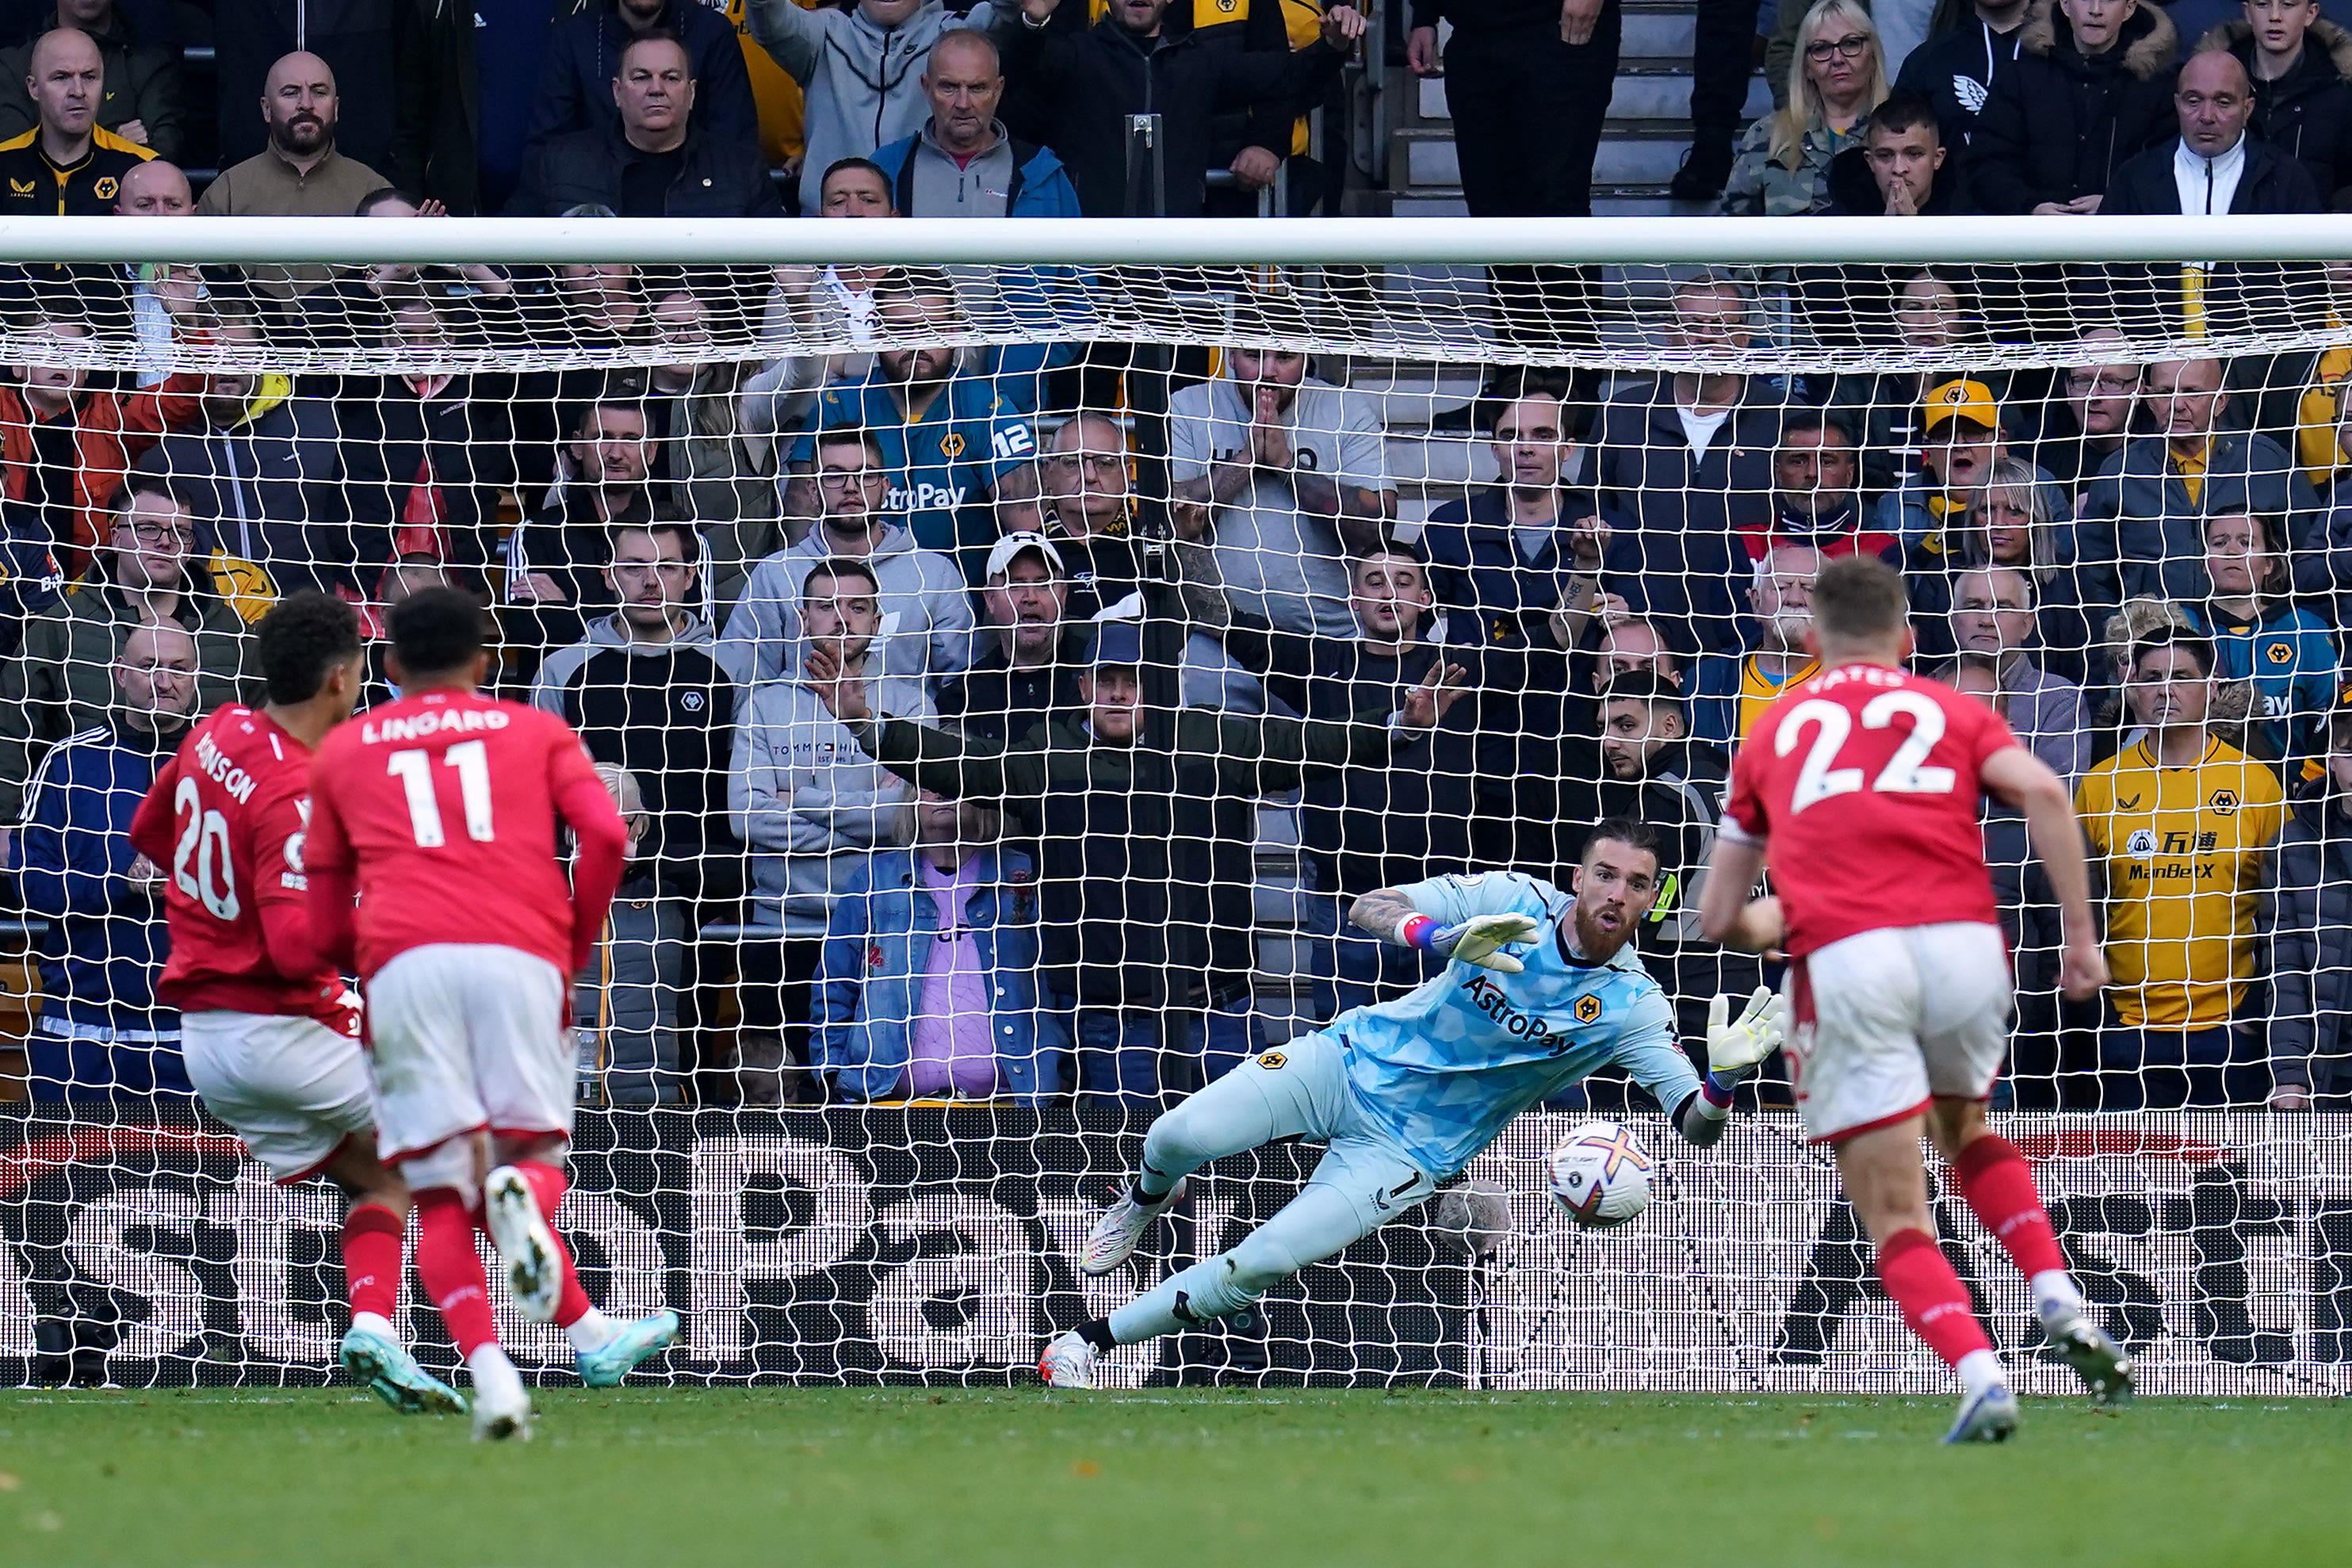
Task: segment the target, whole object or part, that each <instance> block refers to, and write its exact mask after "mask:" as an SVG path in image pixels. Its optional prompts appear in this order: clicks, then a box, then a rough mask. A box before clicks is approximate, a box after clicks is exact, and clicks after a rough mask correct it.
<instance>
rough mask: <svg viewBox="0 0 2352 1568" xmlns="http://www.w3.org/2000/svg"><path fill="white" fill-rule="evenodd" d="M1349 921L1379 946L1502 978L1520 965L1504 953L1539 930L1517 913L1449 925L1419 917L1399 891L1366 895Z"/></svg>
mask: <svg viewBox="0 0 2352 1568" xmlns="http://www.w3.org/2000/svg"><path fill="white" fill-rule="evenodd" d="M1348 919H1349V921H1352V922H1353V923H1354V924H1355V925H1356V926H1358V927H1359V928H1360V929H1361V930H1364V931H1370V933H1371V934H1372V935H1374V936H1376V937H1379V938H1380V939H1381V941H1383V942H1395V943H1396V944H1397V945H1398V946H1400V947H1418V948H1423V949H1426V950H1427V951H1429V952H1436V953H1442V954H1444V956H1445V957H1447V958H1455V959H1459V960H1461V961H1462V962H1463V963H1475V964H1477V965H1478V966H1480V967H1481V968H1484V969H1492V970H1495V971H1497V972H1498V973H1504V974H1517V973H1518V972H1519V970H1520V969H1521V967H1522V965H1521V964H1520V963H1519V961H1518V960H1517V958H1514V957H1513V956H1512V955H1511V954H1509V953H1507V952H1504V951H1503V949H1505V948H1507V947H1508V946H1510V945H1511V944H1512V943H1514V942H1532V941H1534V940H1535V934H1536V931H1538V929H1539V928H1538V923H1537V921H1536V920H1535V918H1534V917H1533V916H1531V915H1523V914H1516V913H1504V914H1487V915H1472V916H1470V917H1469V918H1468V919H1467V920H1463V921H1455V922H1454V923H1453V924H1452V925H1448V924H1446V923H1445V922H1444V921H1440V920H1438V919H1436V918H1435V917H1434V916H1432V915H1425V914H1423V913H1422V912H1421V910H1418V909H1416V908H1415V907H1414V906H1413V901H1412V898H1411V897H1410V896H1409V895H1407V894H1406V893H1405V892H1404V891H1403V889H1398V888H1375V889H1373V890H1372V891H1370V892H1369V893H1366V894H1365V895H1364V896H1363V897H1361V898H1360V899H1358V900H1356V901H1355V903H1354V905H1353V906H1351V907H1350V908H1349V910H1348Z"/></svg>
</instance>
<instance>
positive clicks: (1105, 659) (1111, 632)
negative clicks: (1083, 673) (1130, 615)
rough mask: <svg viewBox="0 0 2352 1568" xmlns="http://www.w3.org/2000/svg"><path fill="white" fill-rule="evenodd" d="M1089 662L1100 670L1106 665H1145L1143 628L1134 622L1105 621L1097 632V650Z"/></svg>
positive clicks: (1089, 658)
mask: <svg viewBox="0 0 2352 1568" xmlns="http://www.w3.org/2000/svg"><path fill="white" fill-rule="evenodd" d="M1087 663H1088V664H1091V665H1094V666H1096V667H1097V668H1100V667H1101V666H1103V665H1106V664H1129V665H1136V666H1141V664H1142V663H1143V628H1142V627H1141V626H1137V625H1136V624H1135V623H1134V622H1133V621H1104V622H1101V623H1100V624H1099V626H1097V630H1096V632H1095V650H1094V653H1093V654H1092V655H1091V656H1090V657H1088V658H1087Z"/></svg>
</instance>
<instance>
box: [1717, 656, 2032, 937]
mask: <svg viewBox="0 0 2352 1568" xmlns="http://www.w3.org/2000/svg"><path fill="white" fill-rule="evenodd" d="M2016 744H2017V737H2016V736H2014V735H2012V734H2011V733H2010V731H2009V725H2008V724H2007V723H2005V722H2004V721H2002V720H2001V717H2000V714H1998V713H1995V712H1994V711H1993V710H1991V709H1990V707H1988V706H1986V705H1985V704H1984V703H1982V702H1980V701H1978V700H1976V699H1974V698H1972V697H1965V696H1962V695H1961V694H1960V693H1958V692H1957V691H1954V690H1953V689H1951V688H1950V687H1948V686H1945V685H1942V684H1940V683H1939V682H1937V681H1933V680H1928V679H1923V678H1922V677H1919V676H1916V675H1910V674H1906V673H1905V672H1904V671H1902V670H1899V669H1889V668H1885V667H1884V666H1881V665H1874V664H1848V665H1841V666H1840V667H1838V668H1835V669H1832V670H1826V671H1824V672H1822V674H1820V675H1817V676H1815V677H1813V678H1812V679H1811V680H1808V681H1805V682H1803V683H1802V684H1801V685H1798V686H1793V687H1791V688H1790V689H1788V690H1787V691H1785V692H1783V693H1781V694H1780V698H1779V699H1778V700H1776V701H1774V702H1773V704H1772V706H1771V707H1770V708H1769V709H1767V710H1765V713H1764V716H1763V717H1762V718H1761V719H1759V720H1758V721H1756V727H1755V729H1753V730H1752V731H1749V732H1748V739H1747V740H1746V741H1745V742H1742V743H1741V745H1740V748H1739V754H1738V757H1737V758H1735V759H1734V760H1733V762H1732V764H1731V798H1730V799H1729V800H1728V801H1727V803H1726V804H1725V805H1724V811H1723V825H1722V828H1721V831H1722V832H1723V833H1725V834H1726V835H1727V836H1729V837H1732V838H1735V839H1741V840H1745V841H1747V842H1749V843H1757V844H1769V846H1770V848H1769V852H1768V859H1767V863H1768V865H1769V867H1770V869H1771V875H1772V890H1773V891H1774V892H1775V893H1777V894H1779V895H1780V904H1781V909H1782V912H1783V914H1784V915H1785V916H1786V917H1787V920H1788V926H1789V938H1788V945H1789V952H1790V953H1791V954H1794V955H1797V956H1802V955H1803V954H1805V953H1808V952H1812V951H1813V950H1814V949H1815V948H1819V947H1824V946H1827V945H1828V944H1829V943H1831V942H1836V941H1839V940H1840V939H1841V938H1844V937H1849V936H1853V935H1855V934H1856V933H1858V932H1861V931H1883V930H1885V929H1888V928H1890V927H1900V926H1923V925H1938V924H1942V923H1943V922H1945V921H1982V922H1983V923H1985V924H1987V925H1992V924H1997V923H1998V913H1997V910H1996V907H1995V905H1994V903H1993V896H1992V874H1991V873H1990V871H1988V870H1987V869H1986V868H1985V858H1984V836H1983V830H1982V828H1981V827H1980V826H1979V814H1980V812H1981V809H1982V802H1983V798H1984V790H1983V786H1982V784H1980V783H1979V779H1980V778H1981V776H1982V773H1983V768H1984V764H1985V762H1986V760H1987V759H1989V758H1990V757H1991V756H1992V755H1993V754H1994V753H1995V752H2001V751H2006V750H2007V749H2008V748H2010V747H2011V746H2014V745H2016Z"/></svg>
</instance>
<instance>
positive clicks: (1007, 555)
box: [988, 529, 1063, 577]
mask: <svg viewBox="0 0 2352 1568" xmlns="http://www.w3.org/2000/svg"><path fill="white" fill-rule="evenodd" d="M1027 550H1034V551H1036V552H1038V553H1039V554H1041V555H1043V556H1045V562H1046V564H1048V565H1050V566H1051V567H1053V569H1054V570H1055V573H1056V574H1059V573H1060V572H1061V571H1062V570H1063V566H1062V552H1060V551H1058V550H1056V549H1055V548H1054V542H1053V541H1052V540H1050V539H1048V538H1046V537H1045V535H1044V534H1042V533H1037V532H1034V531H1030V530H1027V529H1024V530H1022V531H1020V532H1018V533H1008V534H1006V535H1005V536H1004V537H1003V538H1002V539H1000V540H998V541H997V542H995V543H994V544H992V545H991V546H989V550H988V574H989V575H990V576H991V577H996V576H1001V575H1003V574H1004V573H1006V572H1008V571H1010V570H1011V569H1012V566H1013V561H1014V559H1015V558H1016V557H1018V556H1019V555H1020V554H1021V553H1022V552H1024V551H1027Z"/></svg>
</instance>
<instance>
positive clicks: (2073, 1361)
mask: <svg viewBox="0 0 2352 1568" xmlns="http://www.w3.org/2000/svg"><path fill="white" fill-rule="evenodd" d="M2042 1332H2043V1333H2044V1334H2046V1335H2048V1336H2049V1341H2050V1343H2049V1348H2048V1349H2047V1351H2045V1352H2043V1353H2045V1354H2046V1355H2048V1356H2050V1357H2052V1358H2053V1360H2057V1361H2062V1362H2063V1363H2066V1364H2067V1365H2068V1366H2070V1367H2072V1368H2074V1375H2075V1376H2076V1377H2079V1378H2081V1379H2082V1380H2083V1386H2084V1388H2087V1389H2089V1390H2090V1391H2091V1401H2092V1403H2093V1404H2095V1405H2123V1404H2126V1403H2128V1402H2129V1401H2130V1399H2131V1396H2132V1358H2131V1352H2128V1351H2126V1350H2125V1349H2124V1348H2123V1347H2122V1346H2121V1345H2119V1344H2117V1343H2116V1342H2115V1341H2114V1340H2112V1339H2110V1338H2108V1337H2107V1331H2105V1329H2103V1328H2101V1327H2099V1325H2098V1323H2097V1322H2096V1321H2095V1320H2094V1319H2093V1318H2092V1316H2091V1314H2090V1312H2089V1311H2088V1310H2085V1309H2084V1308H2083V1307H2081V1306H2077V1305H2074V1304H2073V1303H2069V1302H2052V1303H2049V1304H2047V1305H2045V1306H2044V1308H2043V1310H2042Z"/></svg>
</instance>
